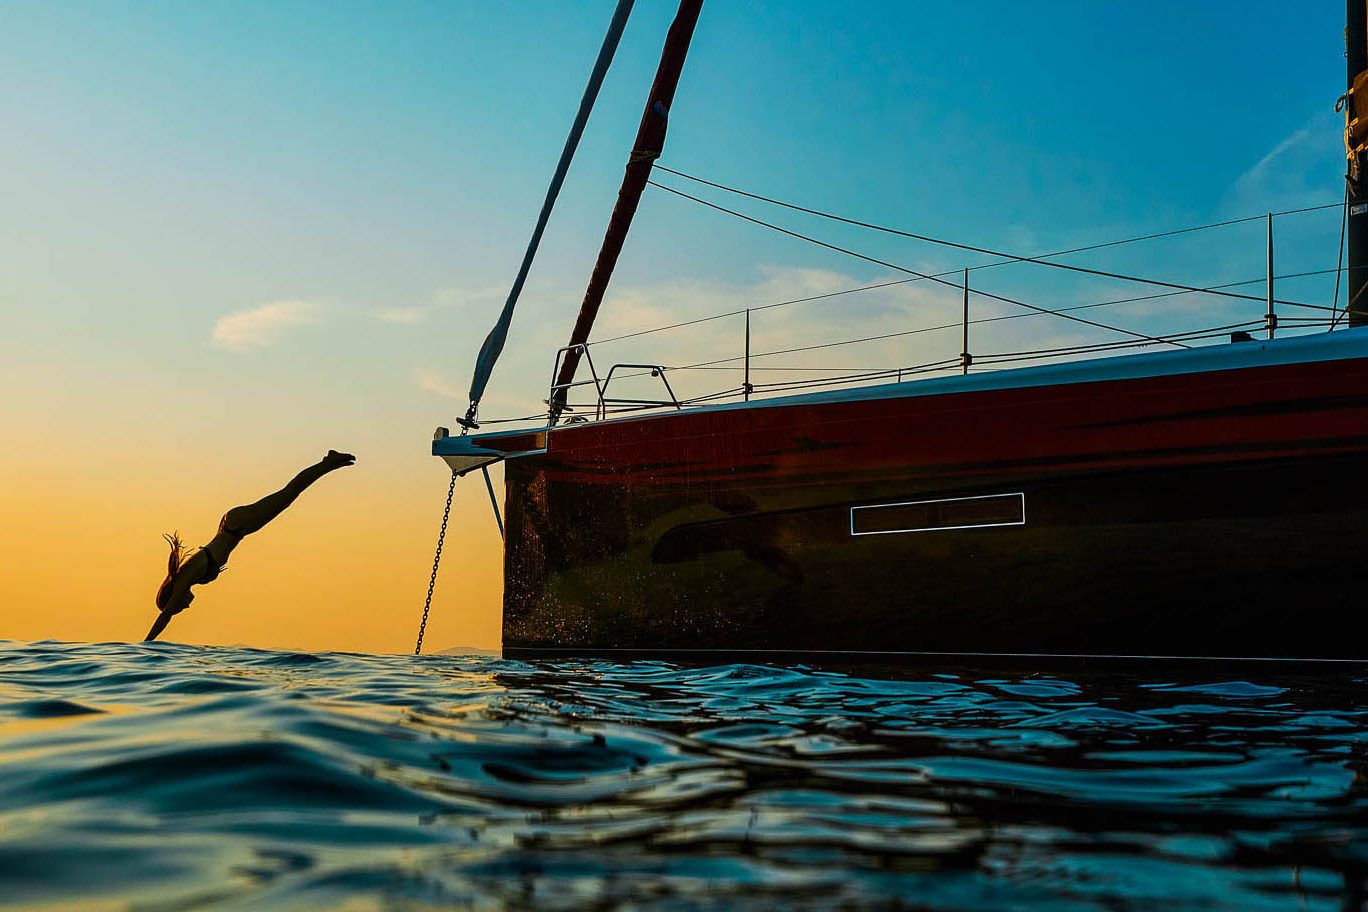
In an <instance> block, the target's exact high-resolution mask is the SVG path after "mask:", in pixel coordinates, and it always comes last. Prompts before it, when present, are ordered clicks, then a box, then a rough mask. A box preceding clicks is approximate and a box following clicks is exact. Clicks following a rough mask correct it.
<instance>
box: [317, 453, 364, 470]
mask: <svg viewBox="0 0 1368 912" xmlns="http://www.w3.org/2000/svg"><path fill="white" fill-rule="evenodd" d="M355 463H356V457H355V456H353V455H352V454H351V453H339V452H337V450H328V455H327V456H324V457H323V458H322V459H321V460H320V461H319V464H320V465H322V466H323V467H324V468H325V469H327V470H329V471H332V470H333V469H342V468H346V467H347V466H349V465H354V464H355Z"/></svg>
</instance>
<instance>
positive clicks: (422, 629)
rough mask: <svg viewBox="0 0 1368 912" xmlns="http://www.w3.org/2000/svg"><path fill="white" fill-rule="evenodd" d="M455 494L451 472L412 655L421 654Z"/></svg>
mask: <svg viewBox="0 0 1368 912" xmlns="http://www.w3.org/2000/svg"><path fill="white" fill-rule="evenodd" d="M455 496H456V473H455V472H452V473H451V484H450V485H449V486H448V487H447V499H446V509H444V510H443V511H442V528H441V531H439V532H438V533H437V553H436V554H434V555H433V556H432V577H431V578H430V579H429V580H428V591H427V601H425V602H423V621H422V623H421V624H419V625H418V643H417V645H415V646H414V647H413V654H414V655H422V654H423V634H424V633H426V632H427V622H428V612H429V611H431V610H432V590H433V589H435V588H437V567H438V566H440V565H441V563H442V545H443V543H445V542H446V530H447V520H449V519H450V518H451V500H452V498H453V497H455Z"/></svg>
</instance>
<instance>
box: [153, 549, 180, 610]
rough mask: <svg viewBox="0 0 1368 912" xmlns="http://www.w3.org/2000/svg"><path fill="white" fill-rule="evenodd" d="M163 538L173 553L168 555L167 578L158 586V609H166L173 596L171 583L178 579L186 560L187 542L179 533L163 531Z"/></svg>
mask: <svg viewBox="0 0 1368 912" xmlns="http://www.w3.org/2000/svg"><path fill="white" fill-rule="evenodd" d="M162 538H164V539H166V543H167V544H168V545H170V546H171V553H170V554H168V555H167V557H166V579H164V580H162V584H161V585H160V586H159V587H157V610H158V611H164V610H165V609H166V603H167V601H168V600H169V599H170V598H171V585H172V584H173V583H174V582H175V581H176V575H177V574H178V573H180V569H181V564H182V562H184V560H185V543H184V542H182V541H181V540H180V535H179V534H178V533H176V532H171V533H169V534H167V533H163V534H162Z"/></svg>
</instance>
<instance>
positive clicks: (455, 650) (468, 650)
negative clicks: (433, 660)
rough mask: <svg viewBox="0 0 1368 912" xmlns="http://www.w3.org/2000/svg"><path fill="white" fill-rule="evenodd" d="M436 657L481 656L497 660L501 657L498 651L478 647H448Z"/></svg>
mask: <svg viewBox="0 0 1368 912" xmlns="http://www.w3.org/2000/svg"><path fill="white" fill-rule="evenodd" d="M437 655H444V656H450V655H482V656H494V657H495V658H498V657H499V656H500V655H502V652H501V651H500V650H498V649H482V648H481V647H479V646H449V647H447V648H446V649H442V650H440V651H438V653H437Z"/></svg>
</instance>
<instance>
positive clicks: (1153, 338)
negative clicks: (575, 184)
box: [647, 181, 1368, 348]
mask: <svg viewBox="0 0 1368 912" xmlns="http://www.w3.org/2000/svg"><path fill="white" fill-rule="evenodd" d="M647 183H648V184H650V185H651V186H653V187H657V188H659V189H661V190H664V191H666V192H667V193H673V194H675V195H676V196H682V197H684V198H685V199H687V200H692V201H693V202H695V203H699V204H700V205H703V206H707V207H708V208H709V209H716V210H717V211H719V212H725V213H727V214H728V215H732V216H735V217H736V218H739V219H741V220H742V221H747V222H751V223H753V224H756V225H760V226H762V227H764V228H769V229H770V230H772V231H777V232H779V233H780V234H786V235H788V236H789V237H792V238H797V239H798V240H800V241H807V242H808V243H809V244H816V245H817V246H818V247H825V248H826V249H828V250H834V251H836V252H837V253H844V254H846V255H847V256H851V257H855V258H856V259H860V260H864V261H865V262H868V263H874V264H875V265H878V266H883V267H885V268H887V269H896V270H897V271H898V272H905V273H908V274H909V275H914V276H917V277H919V278H923V279H930V280H931V281H933V282H938V283H939V284H941V285H946V286H949V287H951V288H955V289H959V287H960V284H959V283H958V282H951V281H949V280H947V279H944V278H941V277H940V276H938V275H932V274H930V273H925V272H919V271H918V270H916V269H909V268H908V267H906V266H899V265H898V264H897V263H890V262H888V261H887V260H880V259H878V258H876V257H872V256H868V255H866V254H863V253H859V252H857V251H854V250H851V249H849V248H847V247H839V246H837V245H836V244H829V243H827V242H826V241H821V240H818V239H817V238H814V237H811V236H809V235H806V234H800V233H799V232H797V231H790V230H789V229H788V228H783V227H781V226H779V225H776V224H774V223H773V222H766V221H764V220H763V219H758V218H755V217H754V216H750V215H746V214H745V213H743V212H737V211H736V210H735V209H728V208H727V207H726V206H719V205H718V204H717V203H711V202H708V201H707V200H705V199H700V198H699V197H696V196H692V195H690V194H688V193H685V192H684V191H682V190H676V189H675V188H673V187H667V186H665V185H664V184H659V183H656V182H655V181H647ZM1171 287H1177V286H1171ZM1365 287H1368V286H1365ZM1188 290H1196V289H1188ZM974 294H976V295H978V296H979V297H983V298H989V299H991V300H994V301H1001V302H1003V303H1004V304H1011V305H1014V306H1016V307H1025V308H1026V309H1027V310H1034V311H1036V312H1038V313H1047V314H1056V313H1059V311H1054V310H1050V309H1048V308H1045V307H1038V306H1036V305H1035V304H1027V303H1026V302H1025V301H1019V300H1017V299H1015V298H1009V297H1006V296H1004V295H998V294H993V293H992V292H988V291H979V290H975V291H974ZM1250 300H1262V299H1261V298H1253V297H1251V298H1250ZM1288 303H1291V302H1288ZM1059 315H1060V316H1062V317H1063V318H1064V319H1066V320H1072V321H1073V322H1075V323H1082V324H1084V325H1086V326H1092V327H1096V328H1098V329H1105V330H1107V331H1108V332H1118V333H1121V334H1123V335H1127V336H1133V337H1135V338H1137V339H1147V340H1149V341H1150V342H1159V343H1164V344H1169V345H1177V346H1178V347H1180V348H1187V347H1188V346H1186V345H1183V343H1181V342H1166V341H1165V340H1164V339H1161V338H1159V337H1157V336H1151V335H1149V334H1148V333H1141V332H1136V331H1135V330H1131V329H1124V328H1122V327H1120V326H1109V325H1107V324H1106V323H1099V322H1097V321H1095V320H1087V319H1084V318H1083V317H1075V316H1073V315H1072V314H1066V313H1060V314H1059Z"/></svg>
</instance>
